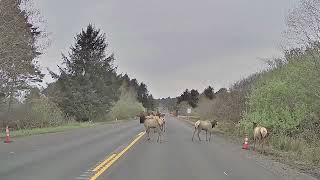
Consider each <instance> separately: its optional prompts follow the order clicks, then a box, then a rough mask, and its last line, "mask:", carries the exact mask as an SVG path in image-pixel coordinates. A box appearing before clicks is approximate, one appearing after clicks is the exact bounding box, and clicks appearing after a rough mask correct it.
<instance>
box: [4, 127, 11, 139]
mask: <svg viewBox="0 0 320 180" xmlns="http://www.w3.org/2000/svg"><path fill="white" fill-rule="evenodd" d="M11 142H12V141H11V140H10V130H9V127H8V126H7V127H6V140H4V143H11Z"/></svg>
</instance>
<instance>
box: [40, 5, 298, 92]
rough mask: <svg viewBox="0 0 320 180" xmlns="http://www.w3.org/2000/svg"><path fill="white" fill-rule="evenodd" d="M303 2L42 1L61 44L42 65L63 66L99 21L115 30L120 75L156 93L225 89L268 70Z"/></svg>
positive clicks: (106, 28) (54, 45)
mask: <svg viewBox="0 0 320 180" xmlns="http://www.w3.org/2000/svg"><path fill="white" fill-rule="evenodd" d="M296 1H297V0H281V1H279V0H268V1H265V0H226V1H218V0H199V1H186V0H162V1H156V0H136V1H129V0H127V1H124V0H106V1H102V0H91V1H87V0H68V1H66V0H55V1H52V0H35V3H36V6H37V7H38V8H39V9H40V10H41V12H42V15H43V16H44V17H45V19H47V22H48V23H47V25H48V31H49V32H52V36H51V39H52V41H53V42H52V45H51V47H50V48H49V49H48V50H47V53H46V54H45V55H43V56H42V57H41V62H42V66H44V67H49V68H51V69H53V70H56V65H57V64H59V63H61V52H66V51H67V50H68V47H69V46H70V45H71V44H72V43H73V37H74V36H75V34H76V33H78V32H79V31H80V30H81V29H82V28H84V27H85V26H86V25H87V24H88V23H94V24H95V25H96V26H97V27H98V28H101V29H102V30H103V31H104V32H105V33H106V34H107V38H108V40H109V42H110V50H111V51H113V52H114V53H115V55H116V58H117V60H116V64H117V65H118V66H119V69H118V71H119V73H121V72H124V73H128V74H129V75H131V76H132V77H136V78H137V79H138V80H141V81H144V82H146V83H147V85H148V87H149V89H150V91H151V92H152V93H153V94H154V95H155V97H166V96H176V95H178V94H180V93H181V92H182V91H183V90H184V89H185V88H197V89H199V90H202V89H203V88H204V87H206V86H208V85H209V84H210V85H213V86H214V87H216V88H220V87H225V86H229V85H230V84H232V83H233V82H235V81H236V80H239V79H241V78H243V77H245V76H247V75H249V74H250V73H252V72H255V71H258V70H260V69H262V68H263V66H264V65H263V63H262V62H261V61H260V60H259V59H258V58H259V57H272V56H276V55H279V53H280V52H279V48H278V46H279V43H280V39H281V35H282V31H283V30H284V29H285V16H286V14H287V12H288V9H289V8H292V7H293V5H294V4H295V3H296ZM46 79H47V80H48V81H49V78H48V77H47V78H46Z"/></svg>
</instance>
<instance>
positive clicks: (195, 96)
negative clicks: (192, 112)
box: [189, 89, 199, 108]
mask: <svg viewBox="0 0 320 180" xmlns="http://www.w3.org/2000/svg"><path fill="white" fill-rule="evenodd" d="M198 101H199V92H198V91H197V90H194V89H192V90H191V91H190V99H189V105H190V106H191V107H192V108H195V107H197V104H198Z"/></svg>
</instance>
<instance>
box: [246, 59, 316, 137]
mask: <svg viewBox="0 0 320 180" xmlns="http://www.w3.org/2000/svg"><path fill="white" fill-rule="evenodd" d="M318 75H319V70H317V68H315V65H314V61H313V59H312V58H311V57H310V56H308V55H305V56H304V57H303V59H300V60H291V61H288V64H287V65H286V66H281V67H279V68H277V69H274V70H271V71H269V72H268V73H266V74H265V75H264V76H263V77H262V78H260V80H258V81H257V82H256V83H255V85H254V88H253V89H252V93H251V94H250V95H249V102H248V106H249V111H248V113H247V115H246V117H245V120H246V121H247V123H245V122H244V123H245V124H250V123H248V122H257V123H258V124H260V125H263V126H266V127H268V128H269V129H273V132H274V133H281V134H285V135H289V136H292V135H293V134H295V133H296V132H295V130H296V129H297V127H299V125H300V124H301V122H302V121H303V120H304V119H305V118H306V117H307V116H308V115H309V114H310V113H311V112H314V111H316V110H317V108H318V107H319V99H318V98H316V95H317V94H318V91H319V89H317V88H314V87H319V86H320V82H319V80H318V77H319V76H318Z"/></svg>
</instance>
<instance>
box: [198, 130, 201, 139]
mask: <svg viewBox="0 0 320 180" xmlns="http://www.w3.org/2000/svg"><path fill="white" fill-rule="evenodd" d="M200 132H201V130H199V129H198V138H199V141H201V139H200Z"/></svg>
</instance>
